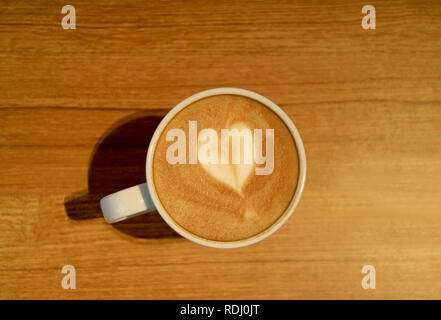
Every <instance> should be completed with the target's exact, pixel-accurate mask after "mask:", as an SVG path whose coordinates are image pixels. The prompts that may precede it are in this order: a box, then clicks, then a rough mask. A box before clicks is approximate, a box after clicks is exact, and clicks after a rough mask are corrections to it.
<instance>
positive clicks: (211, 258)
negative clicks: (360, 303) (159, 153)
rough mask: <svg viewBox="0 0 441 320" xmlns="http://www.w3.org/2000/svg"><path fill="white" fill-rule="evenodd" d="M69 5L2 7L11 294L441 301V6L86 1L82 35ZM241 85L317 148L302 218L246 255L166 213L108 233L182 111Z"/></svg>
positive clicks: (309, 147)
mask: <svg viewBox="0 0 441 320" xmlns="http://www.w3.org/2000/svg"><path fill="white" fill-rule="evenodd" d="M66 4H70V3H68V2H66V1H49V0H48V1H2V3H1V4H0V7H1V8H0V28H1V29H0V31H1V35H0V107H1V108H0V129H1V130H0V150H1V152H0V184H1V188H0V204H1V207H0V298H9V299H16V298H26V299H28V298H37V299H46V298H55V299H79V298H92V299H101V298H118V299H119V298H122V299H126V298H142V299H144V298H145V299H177V298H179V299H187V298H191V299H193V298H198V299H199V298H201V299H204V298H208V299H218V298H222V299H236V298H241V299H276V298H277V299H297V298H301V299H304V298H307V299H309V298H320V299H323V298H335V299H342V298H357V299H376V298H386V299H390V298H441V3H440V2H439V1H435V0H434V1H417V0H415V1H371V2H369V3H367V2H366V1H360V2H354V1H329V2H328V3H325V2H322V3H318V2H311V1H302V2H300V1H283V2H279V1H254V0H253V1H240V2H235V1H191V2H185V3H183V2H167V1H142V0H133V1H121V0H118V1H100V2H96V3H95V2H91V1H74V3H71V4H74V5H75V8H76V29H75V30H64V29H63V28H62V27H61V19H62V17H63V16H64V15H63V14H62V13H61V8H62V7H63V6H64V5H66ZM365 4H372V5H374V6H375V8H376V13H377V21H376V30H364V29H363V28H362V27H361V19H362V17H363V14H362V13H361V9H362V7H363V6H364V5H365ZM224 86H232V87H240V88H245V89H249V90H253V91H256V92H258V93H260V94H263V95H265V96H267V97H268V98H270V99H271V100H273V101H275V102H276V103H277V104H279V105H280V106H281V107H282V108H283V109H284V110H285V111H286V112H287V113H288V115H289V116H290V117H291V118H292V120H293V121H294V123H295V124H296V126H297V128H298V129H299V131H300V133H301V135H302V137H303V141H304V144H305V149H306V155H307V161H308V172H307V183H306V188H305V192H304V194H303V198H302V199H301V201H300V205H299V207H298V209H297V210H296V212H295V214H294V215H293V216H292V218H291V219H290V220H289V221H288V223H287V224H286V225H284V226H283V227H282V228H281V229H280V230H279V231H278V232H277V233H275V234H274V235H272V236H271V237H270V238H268V239H266V240H264V241H262V242H260V243H258V244H256V245H253V246H250V247H246V248H242V249H234V250H219V249H211V248H205V247H202V246H199V245H196V244H194V243H191V242H189V241H187V240H185V239H183V238H181V237H179V236H177V235H176V234H175V233H174V232H172V230H171V229H170V228H169V227H168V226H167V225H165V223H164V222H162V220H161V218H160V217H159V216H158V214H156V213H155V214H152V215H150V216H147V215H146V216H140V217H138V218H135V219H132V220H130V221H127V222H122V223H119V224H116V225H114V226H112V225H108V224H106V223H105V221H104V219H103V218H102V215H101V211H100V209H99V205H98V202H99V199H100V198H101V197H102V196H103V195H105V194H107V193H110V192H112V191H116V190H119V189H122V188H124V187H129V186H132V185H134V184H138V183H142V182H143V181H145V175H144V160H145V158H144V157H145V154H146V146H147V144H148V141H149V139H150V137H151V135H152V132H153V130H154V128H155V126H156V125H157V123H158V122H159V121H160V119H161V118H162V116H163V115H164V114H165V113H166V112H167V110H169V109H170V108H172V107H173V106H174V105H175V104H176V103H178V102H179V101H180V100H182V99H184V98H185V97H187V96H189V95H191V94H193V93H196V92H198V91H201V90H204V89H208V88H214V87H224ZM64 265H73V266H74V267H75V268H76V287H77V289H76V290H64V289H63V288H62V287H61V280H62V278H63V277H64V274H62V273H61V269H62V267H63V266H64ZM364 265H372V266H374V267H375V269H376V289H375V290H364V289H363V288H362V286H361V280H362V278H363V277H364V275H363V274H362V273H361V270H362V268H363V266H364Z"/></svg>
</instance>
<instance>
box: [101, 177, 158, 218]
mask: <svg viewBox="0 0 441 320" xmlns="http://www.w3.org/2000/svg"><path fill="white" fill-rule="evenodd" d="M100 203H101V210H102V211H103V215H104V219H106V221H107V222H108V223H115V222H119V221H123V220H126V219H129V218H133V217H136V216H139V215H141V214H144V213H147V212H150V211H153V210H156V208H155V205H154V204H153V201H152V198H151V197H150V193H149V190H148V188H147V183H142V184H139V185H137V186H134V187H131V188H127V189H124V190H121V191H118V192H115V193H112V194H109V195H108V196H105V197H104V198H102V199H101V201H100Z"/></svg>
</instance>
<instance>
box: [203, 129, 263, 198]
mask: <svg viewBox="0 0 441 320" xmlns="http://www.w3.org/2000/svg"><path fill="white" fill-rule="evenodd" d="M230 129H237V130H236V131H234V130H232V131H231V132H233V134H232V136H233V137H232V138H233V139H234V138H235V137H234V135H238V134H239V132H240V131H241V130H242V129H249V128H248V127H247V126H246V124H244V123H242V122H239V123H235V124H233V126H231V128H230ZM209 144H211V145H209ZM203 146H204V148H208V149H213V148H217V149H218V150H219V151H218V152H219V154H220V157H221V158H228V156H229V155H228V153H229V152H228V151H226V149H222V148H221V147H220V146H218V143H217V141H216V142H215V140H208V141H207V142H205V143H201V142H199V144H198V149H199V151H200V150H201V148H202V147H203ZM246 152H250V151H249V150H248V149H246V148H244V147H243V144H242V146H241V148H240V159H241V161H240V163H239V164H233V163H232V161H228V163H227V164H222V163H218V164H210V163H206V164H202V165H201V166H202V168H203V169H204V170H205V171H206V172H207V173H208V174H209V175H210V176H211V177H212V178H214V179H216V180H218V181H220V182H222V183H224V184H225V185H227V186H229V187H230V188H232V189H233V190H234V191H236V192H237V193H238V194H239V195H240V196H242V197H243V187H244V186H245V183H246V181H247V180H248V178H249V176H250V175H251V174H254V166H255V164H254V163H252V164H245V163H244V161H243V159H245V158H247V156H248V157H249V158H252V154H248V155H247V154H245V153H246ZM203 162H208V161H203Z"/></svg>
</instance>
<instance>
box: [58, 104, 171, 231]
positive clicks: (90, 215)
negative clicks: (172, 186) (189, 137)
mask: <svg viewBox="0 0 441 320" xmlns="http://www.w3.org/2000/svg"><path fill="white" fill-rule="evenodd" d="M167 112H168V110H145V111H141V112H137V113H135V114H132V115H130V116H127V117H125V118H123V119H122V120H120V121H118V122H117V123H115V124H114V125H112V126H111V127H110V128H109V129H108V130H107V131H106V132H105V134H104V135H103V136H102V138H101V139H100V141H99V142H98V143H97V144H96V145H95V148H94V151H93V153H92V156H91V160H90V163H89V172H88V190H81V191H78V192H75V193H73V194H70V195H68V196H67V197H66V198H65V199H64V206H65V209H66V213H67V216H68V217H69V218H70V219H72V220H85V219H94V218H103V214H102V212H101V207H100V200H101V198H102V197H104V196H106V195H108V194H111V193H113V192H116V191H119V190H122V189H125V188H129V187H132V186H134V185H137V184H140V183H144V182H145V159H146V156H147V148H148V145H149V143H150V140H151V138H152V136H153V133H154V132H155V129H156V127H157V126H158V125H159V122H160V121H161V120H162V118H163V117H164V116H165V115H166V114H167ZM112 226H113V227H114V228H116V229H117V230H119V231H120V232H123V233H126V234H128V235H130V236H133V237H137V238H171V237H180V236H179V235H178V234H177V233H176V232H175V231H174V230H173V229H172V228H170V227H169V226H168V225H167V223H166V222H165V221H164V220H163V219H162V218H161V216H160V215H159V213H158V212H157V211H153V212H150V213H148V214H143V215H140V216H137V217H134V218H132V219H128V220H125V221H121V222H118V223H115V224H112Z"/></svg>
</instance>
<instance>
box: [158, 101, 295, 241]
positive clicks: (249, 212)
mask: <svg viewBox="0 0 441 320" xmlns="http://www.w3.org/2000/svg"><path fill="white" fill-rule="evenodd" d="M193 121H197V129H198V130H201V131H202V132H207V130H205V129H211V131H212V132H219V133H220V132H222V130H224V131H225V130H226V131H228V130H229V131H230V132H234V129H237V131H236V132H240V131H241V130H243V129H246V130H248V129H249V130H250V131H252V132H259V130H260V131H261V132H262V139H261V141H259V143H261V146H262V150H263V153H262V150H260V153H261V154H260V157H261V158H260V160H261V161H260V162H257V163H256V161H253V163H251V164H250V163H249V161H244V160H245V159H246V158H247V154H246V152H247V151H246V150H247V149H246V148H245V138H244V137H242V138H241V140H240V143H239V144H236V146H240V152H241V154H240V159H241V161H240V163H239V164H237V161H228V163H226V164H225V163H221V162H219V163H216V164H212V163H207V162H204V163H201V162H199V161H196V162H195V161H192V162H191V161H187V160H188V157H189V155H190V154H191V152H193V153H196V152H198V151H203V150H201V148H206V149H209V148H207V143H209V142H210V140H209V139H206V140H205V141H201V140H199V141H198V144H197V148H198V149H197V150H189V149H191V148H192V147H191V145H190V143H189V142H190V141H189V137H188V136H186V137H185V139H186V143H185V149H186V150H185V151H186V153H185V157H186V159H185V160H186V161H183V159H182V154H181V158H180V159H182V161H181V163H173V164H172V163H170V161H167V152H168V153H169V157H170V146H171V145H172V144H173V143H174V142H173V141H170V136H169V139H167V133H168V132H170V131H171V130H174V131H171V132H176V129H180V130H182V131H183V132H191V128H190V124H191V123H193ZM204 130H205V131H204ZM244 132H245V131H244ZM269 132H272V135H273V137H272V139H268V137H266V134H268V133H269ZM255 138H256V136H253V137H252V139H253V140H254V139H255ZM269 138H271V137H269ZM233 140H234V139H233V138H231V140H229V141H230V143H229V146H228V151H229V152H227V155H226V157H232V156H233V153H234V152H232V151H233V150H232V148H234V141H233ZM267 141H271V143H272V144H273V146H271V147H272V148H270V147H269V146H267ZM257 145H258V144H256V145H254V144H253V146H257ZM208 147H212V146H208ZM193 148H194V147H193ZM216 148H219V154H218V155H217V154H216V156H219V159H221V156H225V150H222V151H221V144H220V143H219V144H216ZM211 150H213V149H211ZM244 150H245V152H244ZM271 151H272V152H273V154H272V159H269V158H268V156H269V154H265V153H270V152H271ZM253 155H255V154H254V153H253ZM265 157H266V158H265ZM257 159H259V158H257ZM230 160H232V159H230ZM254 160H256V158H254ZM267 160H272V162H273V163H272V164H271V165H272V166H273V168H271V173H270V174H264V175H259V174H255V172H258V171H256V169H257V170H259V169H260V170H264V169H266V167H268V161H267ZM184 163H185V164H184ZM298 174H299V159H298V153H297V148H296V145H295V142H294V139H293V137H292V135H291V133H290V131H289V129H288V128H287V126H286V125H285V123H284V122H283V120H282V119H280V118H279V116H278V115H277V114H276V113H275V112H274V111H272V110H271V109H269V108H268V107H266V106H265V105H263V104H261V103H260V102H258V101H256V100H253V99H250V98H247V97H243V96H239V95H230V94H221V95H215V96H210V97H207V98H203V99H200V100H198V101H196V102H193V103H191V104H190V105H188V106H187V107H185V108H184V109H182V110H181V111H180V112H178V113H177V114H176V115H175V116H174V117H173V118H172V119H171V120H170V121H169V123H168V124H167V126H166V127H165V128H164V130H163V131H162V133H161V136H160V137H159V139H158V142H157V146H156V149H155V152H154V155H153V180H154V181H153V182H154V186H155V190H156V194H157V196H158V198H159V201H160V202H161V204H162V206H163V207H164V209H165V210H166V211H167V213H168V214H169V215H170V217H171V218H172V219H173V220H174V221H175V222H176V223H177V224H178V225H180V226H181V227H182V228H184V229H185V230H187V231H188V232H190V233H192V234H194V235H196V236H199V237H201V238H204V239H208V240H216V241H237V240H242V239H247V238H250V237H252V236H254V235H257V234H259V233H261V232H263V231H265V230H266V229H268V228H269V227H270V226H271V225H273V224H274V223H275V222H276V221H277V220H278V218H280V216H281V215H282V214H283V213H284V212H285V210H286V209H287V208H288V206H289V204H290V202H291V200H292V198H293V197H294V194H295V191H296V188H297V184H298Z"/></svg>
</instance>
